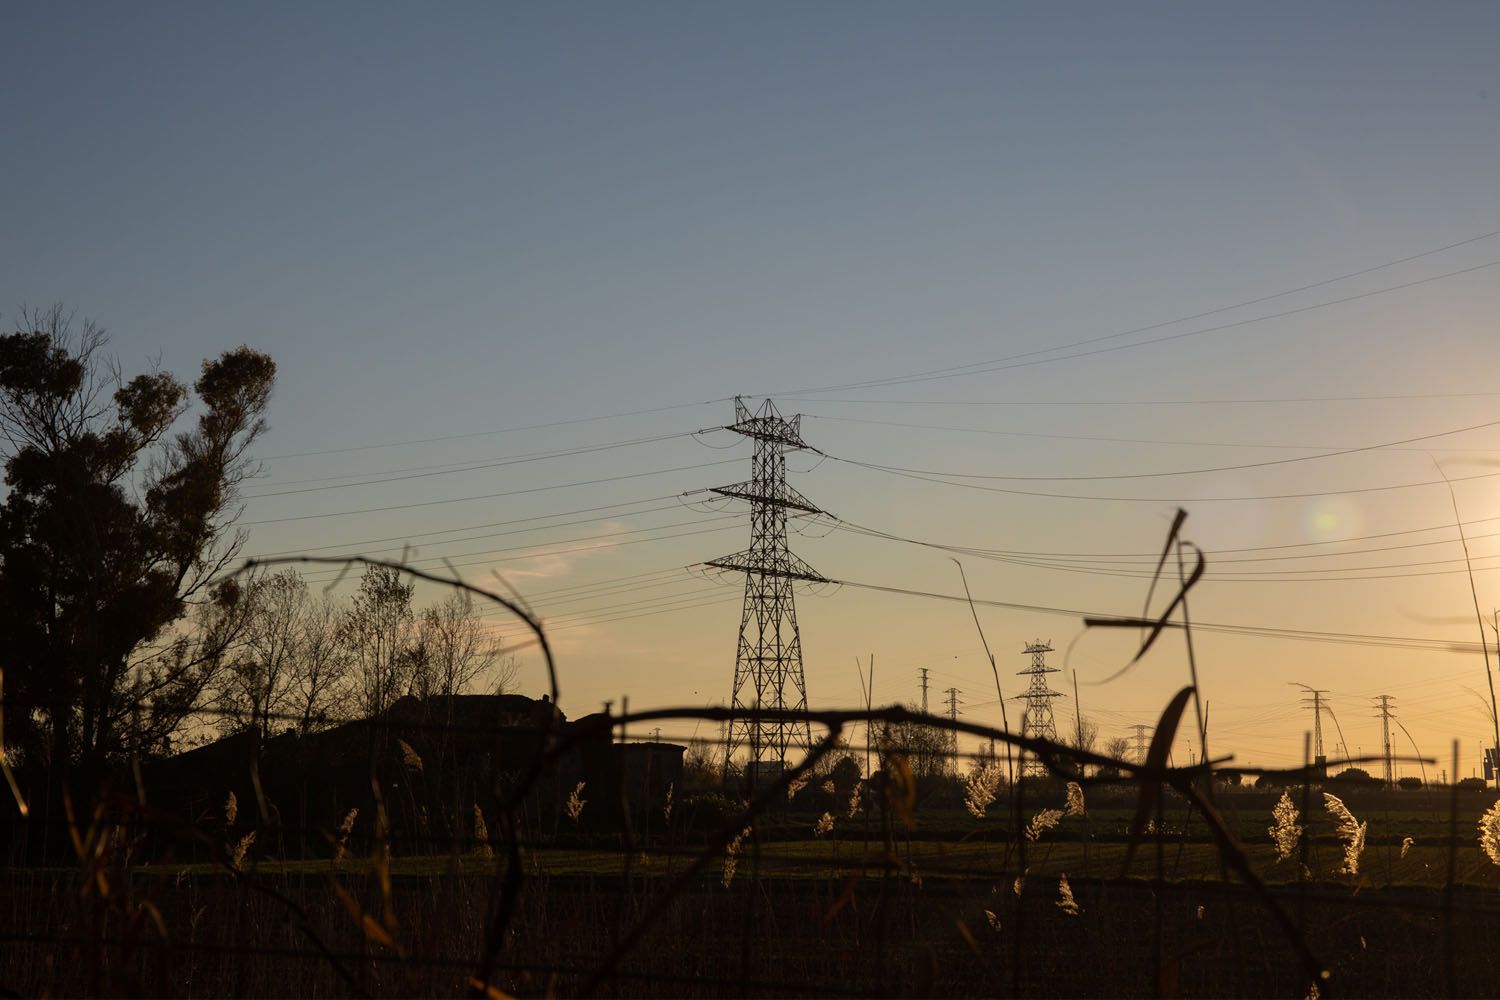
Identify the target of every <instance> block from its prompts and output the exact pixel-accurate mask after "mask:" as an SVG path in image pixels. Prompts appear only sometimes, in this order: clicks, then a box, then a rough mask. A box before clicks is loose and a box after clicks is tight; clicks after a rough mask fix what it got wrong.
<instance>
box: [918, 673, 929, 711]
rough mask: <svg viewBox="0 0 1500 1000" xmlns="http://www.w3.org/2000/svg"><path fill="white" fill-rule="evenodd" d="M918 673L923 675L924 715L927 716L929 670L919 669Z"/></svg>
mask: <svg viewBox="0 0 1500 1000" xmlns="http://www.w3.org/2000/svg"><path fill="white" fill-rule="evenodd" d="M917 671H918V672H919V673H921V675H922V714H923V715H926V714H927V668H926V667H918V668H917Z"/></svg>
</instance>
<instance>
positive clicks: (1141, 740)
mask: <svg viewBox="0 0 1500 1000" xmlns="http://www.w3.org/2000/svg"><path fill="white" fill-rule="evenodd" d="M1151 728H1152V727H1151V726H1136V727H1135V762H1136V763H1137V764H1144V763H1146V734H1147V733H1148V732H1150V731H1151Z"/></svg>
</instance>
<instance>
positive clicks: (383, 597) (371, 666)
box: [344, 566, 416, 716]
mask: <svg viewBox="0 0 1500 1000" xmlns="http://www.w3.org/2000/svg"><path fill="white" fill-rule="evenodd" d="M415 589H416V588H415V586H414V585H413V584H410V583H407V582H405V580H404V579H403V578H402V576H401V574H400V572H398V571H397V570H394V569H390V568H387V567H385V566H371V567H369V568H368V569H366V570H365V575H364V577H363V578H362V579H361V580H360V583H359V591H358V593H356V594H355V595H354V600H353V602H352V604H351V605H350V607H349V610H348V611H347V612H346V613H345V617H344V634H345V636H346V639H347V641H348V643H349V653H350V656H351V658H352V666H353V672H354V685H355V692H354V693H355V696H356V697H357V698H358V700H359V705H360V708H361V710H362V711H363V712H364V713H365V714H366V715H370V716H374V715H379V714H381V713H382V712H384V711H385V710H386V709H388V708H390V707H391V704H392V703H393V702H395V700H396V699H397V698H399V697H400V696H401V695H402V694H404V693H406V691H407V689H408V687H409V684H410V680H411V676H412V673H413V666H414V657H413V655H412V652H413V645H414V644H413V639H414V638H415V631H416V616H415V614H414V613H413V612H412V606H411V599H412V593H413V591H414V590H415Z"/></svg>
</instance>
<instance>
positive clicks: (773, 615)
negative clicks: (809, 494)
mask: <svg viewBox="0 0 1500 1000" xmlns="http://www.w3.org/2000/svg"><path fill="white" fill-rule="evenodd" d="M801 425H802V415H801V414H796V415H794V416H792V417H783V416H782V415H781V413H780V411H778V410H777V409H776V405H775V404H774V403H772V402H771V401H770V400H769V399H768V400H766V401H765V402H764V403H762V404H761V406H760V409H759V410H757V411H755V412H754V413H751V411H750V409H749V407H747V406H746V405H745V403H744V400H742V399H740V398H739V397H738V396H736V397H735V400H734V423H732V424H730V425H729V426H728V427H727V428H725V429H726V430H731V431H734V432H735V433H736V434H742V435H744V436H745V437H748V438H750V439H751V440H753V441H754V442H755V454H754V457H753V458H752V459H751V478H750V480H749V481H748V482H743V483H736V484H735V485H733V486H720V487H716V488H714V490H713V492H714V493H717V494H719V495H720V496H724V497H730V498H732V499H736V500H744V501H747V502H748V503H749V504H750V547H749V548H748V549H746V550H744V551H743V552H736V553H734V554H733V555H727V556H722V557H720V558H718V559H710V560H709V561H708V562H707V563H706V564H705V565H708V566H713V567H715V568H717V569H722V570H730V571H733V572H742V573H744V574H745V604H744V610H743V612H742V613H741V615H740V631H739V643H738V651H737V652H736V654H735V660H734V685H733V687H732V688H731V692H730V710H731V711H732V712H733V717H732V719H731V721H730V724H729V738H728V739H727V740H726V741H725V746H724V756H725V763H726V767H725V771H726V773H727V771H728V767H727V764H728V762H729V761H730V760H732V759H733V757H734V754H735V752H736V751H737V750H738V749H740V748H742V747H743V748H746V749H747V750H748V759H747V761H746V764H745V774H746V778H747V780H748V783H749V786H750V787H751V788H752V789H753V788H754V787H755V786H756V785H757V784H759V783H760V781H761V780H763V779H764V778H768V777H771V772H773V771H779V770H780V769H781V768H784V767H785V766H786V761H787V756H788V754H789V753H791V751H792V750H794V749H797V750H803V751H805V750H807V749H808V748H810V747H811V746H812V728H811V726H810V725H809V724H808V721H807V719H806V718H801V719H797V718H780V719H767V718H765V717H763V715H762V714H761V713H763V712H768V711H770V712H786V711H791V712H805V711H806V710H807V678H806V676H805V675H804V674H803V671H802V634H801V632H800V631H799V630H798V628H797V607H796V602H795V597H794V590H795V585H796V584H797V582H798V581H801V582H805V583H827V582H828V578H827V577H825V576H823V575H821V574H820V573H818V572H817V571H816V570H814V569H813V568H812V567H811V566H809V565H808V564H807V563H805V562H803V561H802V560H801V559H799V558H797V557H796V556H795V555H793V554H792V551H791V549H790V548H789V547H788V545H787V539H786V522H787V518H788V517H801V516H807V515H817V514H821V513H823V511H822V510H821V509H820V508H818V507H817V506H815V505H814V504H813V503H812V502H811V501H810V500H808V499H807V498H806V497H804V496H803V495H802V494H801V493H798V492H797V491H796V490H795V489H793V488H792V487H791V486H789V485H787V481H786V456H787V453H788V452H793V451H800V450H802V449H804V448H806V447H807V442H805V441H803V440H802V427H801ZM762 772H765V773H764V774H763V773H762Z"/></svg>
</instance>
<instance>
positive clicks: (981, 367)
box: [780, 251, 1500, 396]
mask: <svg viewBox="0 0 1500 1000" xmlns="http://www.w3.org/2000/svg"><path fill="white" fill-rule="evenodd" d="M1434 252H1435V251H1434ZM1497 265H1500V260H1490V261H1485V262H1484V263H1482V264H1475V265H1473V266H1471V267H1465V268H1459V269H1457V270H1453V271H1445V272H1443V273H1441V274H1434V275H1429V276H1427V277H1425V278H1414V279H1412V280H1411V281H1404V282H1401V283H1399V284H1395V285H1388V286H1386V287H1384V288H1376V289H1372V290H1370V291H1366V292H1358V293H1355V294H1353V295H1345V296H1342V297H1340V298H1336V299H1328V300H1325V301H1323V302H1313V303H1310V304H1308V305H1304V306H1297V307H1295V308H1292V309H1283V310H1281V311H1280V312H1273V313H1266V314H1264V315H1261V316H1252V317H1250V318H1248V319H1242V320H1235V321H1233V322H1229V323H1219V324H1216V325H1214V326H1206V327H1199V328H1197V329H1194V330H1185V331H1183V332H1181V333H1171V334H1166V335H1164V336H1160V337H1151V338H1148V339H1146V340H1137V341H1133V342H1131V343H1129V344H1116V345H1114V346H1111V347H1096V348H1093V349H1092V350H1087V351H1077V352H1075V353H1073V354H1061V355H1058V356H1056V357H1051V358H1037V357H1036V355H1039V354H1052V353H1055V352H1057V351H1066V350H1071V349H1072V348H1075V347H1083V346H1086V345H1089V344H1097V343H1100V342H1102V341H1106V340H1113V339H1116V338H1119V337H1125V336H1129V335H1131V334H1133V333H1140V332H1145V331H1147V330H1154V329H1160V328H1162V327H1166V326H1172V325H1173V324H1175V323H1181V322H1186V321H1187V318H1186V317H1184V318H1180V319H1176V320H1169V321H1166V322H1163V323H1155V324H1152V325H1151V326H1149V327H1140V328H1137V329H1136V330H1128V331H1123V332H1120V333H1111V334H1105V335H1104V336H1100V337H1090V338H1088V339H1085V340H1078V341H1073V342H1072V343H1068V344H1062V345H1059V346H1057V347H1048V348H1041V349H1038V350H1034V351H1025V352H1022V353H1020V354H1011V355H1007V356H1005V357H1002V358H994V359H991V360H990V361H979V362H972V363H970V364H966V365H956V366H953V367H949V368H937V369H932V370H929V371H925V372H917V373H913V374H910V375H897V376H889V377H886V378H878V379H866V380H864V381H862V382H846V383H843V384H841V385H824V386H817V387H814V388H810V389H803V390H791V391H788V392H782V393H780V395H784V396H804V395H807V394H808V393H814V392H842V391H846V390H859V389H873V388H883V387H885V386H891V385H908V384H911V383H914V382H933V381H939V380H942V379H949V378H958V377H961V376H964V375H984V374H992V373H994V372H999V371H1010V370H1013V369H1016V368H1031V367H1035V366H1037V365H1046V364H1052V363H1054V362H1058V361H1071V360H1076V359H1078V358H1087V357H1093V356H1095V355H1099V354H1111V353H1114V352H1117V351H1128V350H1133V349H1135V348H1137V347H1147V346H1150V345H1153V344H1162V343H1167V342H1170V341H1174V340H1182V339H1184V338H1187V337H1198V336H1203V335H1205V334H1210V333H1220V332H1223V331H1225V330H1233V329H1237V328H1239V327H1243V326H1249V325H1251V324H1253V323H1263V322H1266V321H1267V320H1273V319H1284V318H1286V317H1288V316H1296V315H1299V314H1301V313H1306V312H1312V311H1313V310H1316V309H1326V308H1329V307H1331V306H1336V305H1344V304H1346V303H1349V302H1356V301H1359V300H1361V299H1368V298H1373V297H1375V296H1378V295H1388V294H1391V293H1392V292H1399V291H1404V290H1406V289H1408V288H1415V287H1417V286H1419V285H1425V284H1430V283H1431V282H1435V281H1444V280H1447V279H1448V278H1456V277H1461V276H1463V275H1466V274H1473V273H1475V272H1477V271H1482V270H1485V269H1486V268H1491V267H1495V266H1497ZM1330 280H1331V281H1332V280H1339V279H1330ZM1279 294H1291V293H1290V292H1284V293H1279ZM1276 297H1278V296H1269V298H1276ZM1235 308H1239V307H1238V306H1226V307H1224V308H1221V309H1216V310H1212V311H1211V312H1210V313H1209V314H1204V315H1210V314H1212V313H1218V312H1225V311H1228V310H1230V309H1235ZM1026 358H1031V359H1033V360H1021V359H1026Z"/></svg>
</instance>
